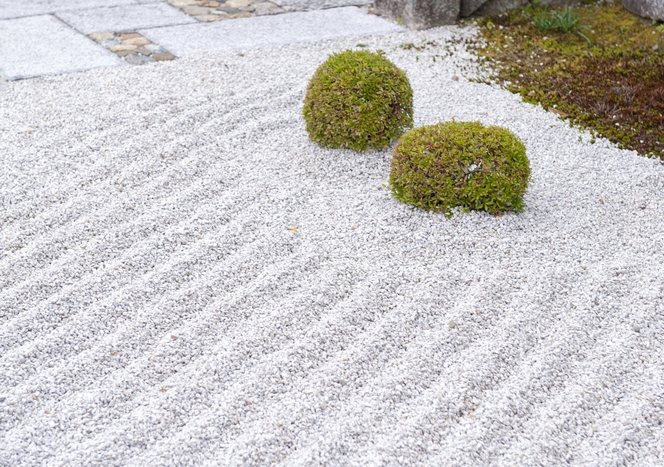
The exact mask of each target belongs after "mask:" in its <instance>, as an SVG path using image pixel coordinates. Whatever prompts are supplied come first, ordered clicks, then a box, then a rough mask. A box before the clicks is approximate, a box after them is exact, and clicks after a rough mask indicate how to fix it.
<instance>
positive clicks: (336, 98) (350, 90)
mask: <svg viewBox="0 0 664 467" xmlns="http://www.w3.org/2000/svg"><path fill="white" fill-rule="evenodd" d="M303 114H304V120H305V122H306V125H307V132H308V133H309V138H310V139H311V140H312V141H314V142H316V143H318V144H320V145H322V146H327V147H330V148H351V149H354V150H356V151H364V150H366V149H369V148H383V147H385V146H387V145H389V144H390V143H391V142H392V141H393V140H394V139H396V138H397V137H399V136H400V135H401V134H402V133H403V132H404V131H405V130H406V129H408V128H410V127H412V126H413V90H412V88H411V87H410V82H409V81H408V78H407V77H406V73H405V72H404V71H402V70H400V69H399V68H397V67H396V66H395V65H394V64H393V63H392V62H390V61H389V60H388V59H387V58H385V56H384V55H383V52H382V51H378V53H373V52H369V51H366V50H361V51H352V50H347V51H344V52H340V53H337V54H333V55H331V56H330V57H329V58H328V59H327V61H326V62H325V63H323V64H322V65H321V66H320V67H319V68H318V69H317V70H316V72H315V73H314V75H313V77H312V78H311V81H310V82H309V87H308V88H307V94H306V96H305V99H304V109H303Z"/></svg>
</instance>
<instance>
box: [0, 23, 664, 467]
mask: <svg viewBox="0 0 664 467" xmlns="http://www.w3.org/2000/svg"><path fill="white" fill-rule="evenodd" d="M471 32H472V31H471V30H470V29H468V30H461V29H457V28H456V27H450V28H442V29H438V30H431V31H428V32H425V33H398V34H391V35H385V36H370V37H362V38H359V39H357V38H356V39H345V40H341V41H333V42H325V43H317V44H312V45H311V44H310V45H296V46H284V47H280V48H262V49H260V48H259V49H251V50H246V51H244V52H243V54H242V55H240V54H238V53H237V51H235V52H233V51H228V52H220V53H216V54H214V55H208V56H202V57H196V58H186V59H180V60H177V61H174V62H169V63H158V64H150V65H146V66H143V67H122V68H113V69H105V70H93V71H89V72H85V73H79V74H70V75H64V76H57V77H47V78H40V79H35V80H29V81H20V82H15V83H11V84H10V85H8V86H9V88H10V89H9V90H8V91H7V92H5V93H3V94H0V158H1V160H2V166H1V170H0V201H1V203H2V205H1V206H2V209H1V210H0V216H1V217H0V251H1V256H0V465H2V466H34V465H48V466H65V465H67V466H71V465H85V466H115V465H131V466H160V465H178V466H179V465H192V466H206V465H210V466H211V465H218V466H239V465H252V466H253V465H256V466H259V465H272V464H280V465H284V466H313V465H325V466H342V465H343V466H346V465H349V466H351V465H352V466H382V465H385V466H411V465H412V466H415V465H417V466H421V465H469V466H470V465H473V466H476V465H505V466H512V465H524V466H532V465H568V464H573V465H587V466H597V465H607V466H608V465H635V466H654V465H662V463H663V462H664V454H663V451H664V427H663V426H662V423H663V422H664V353H663V352H662V343H663V341H664V299H663V296H664V255H663V254H662V252H663V251H664V235H662V232H664V201H663V199H664V166H663V165H662V164H661V163H660V161H659V160H657V159H647V158H645V157H641V156H638V155H637V154H635V153H634V152H631V151H625V150H619V149H616V148H615V147H612V146H611V145H610V144H608V143H607V142H606V141H603V140H600V141H598V142H597V143H596V144H594V145H593V144H590V142H589V139H590V136H589V135H588V134H587V133H584V132H580V131H578V130H576V129H573V128H570V127H569V126H568V125H567V124H566V123H565V122H563V121H561V120H559V119H558V118H557V117H556V116H555V115H553V114H551V113H548V112H546V111H544V110H543V109H542V108H540V107H535V106H532V105H529V104H525V103H522V102H520V99H519V97H518V96H515V95H512V94H510V93H508V92H507V91H505V90H502V89H500V88H499V87H496V86H493V87H492V86H488V85H485V84H480V83H475V82H471V81H469V80H467V79H466V78H465V77H471V76H473V75H472V69H473V64H474V62H473V61H472V56H470V55H469V54H468V53H466V52H464V51H462V50H460V49H459V50H458V51H457V53H454V54H453V55H452V56H446V57H443V56H444V55H445V45H446V44H448V42H446V41H448V40H450V39H453V38H457V39H458V38H459V37H462V36H464V35H468V34H471ZM422 38H428V39H432V40H435V41H436V42H437V43H438V44H439V45H438V46H429V48H427V49H426V50H423V51H416V50H414V49H411V50H404V49H402V48H398V47H397V46H398V45H399V44H403V43H407V42H415V43H416V44H419V43H420V41H421V39H422ZM360 42H361V43H364V44H367V45H368V46H369V48H371V49H376V48H382V49H384V50H385V51H386V52H387V55H388V57H389V58H390V59H392V60H393V61H394V62H395V63H396V64H397V65H398V66H400V67H402V68H404V69H405V70H407V73H408V76H409V78H410V80H411V83H412V85H413V88H414V93H415V117H416V124H417V125H424V124H433V123H436V122H439V121H447V120H451V119H452V118H456V119H457V120H480V121H482V122H484V123H485V124H495V125H502V126H505V127H507V128H509V129H511V130H512V131H513V132H515V133H516V134H517V135H518V136H519V137H520V138H521V139H522V140H523V141H524V143H525V145H526V147H527V149H528V156H529V157H530V160H531V164H532V183H531V186H530V190H529V192H528V194H527V195H526V197H525V201H526V204H527V208H526V210H525V212H524V213H523V214H520V215H514V214H507V215H505V216H503V217H492V216H490V215H488V214H485V213H476V212H474V213H468V214H457V215H455V216H454V217H452V218H450V219H447V218H445V217H444V216H442V215H440V214H433V213H427V212H423V211H420V210H416V209H413V208H411V207H409V206H407V205H404V204H401V203H399V202H397V201H396V200H395V199H393V198H392V196H391V195H390V192H389V191H388V190H387V189H386V188H385V187H384V184H385V183H386V181H387V177H388V174H389V170H390V157H391V151H390V150H384V151H375V152H370V153H364V154H360V153H355V152H353V151H349V150H330V149H323V148H320V147H317V146H316V145H315V144H313V143H311V142H310V141H308V139H307V134H306V132H305V129H304V123H303V121H302V118H301V108H302V99H303V97H304V93H305V89H306V85H307V81H308V79H309V77H310V76H311V75H312V73H313V72H314V70H315V69H316V67H317V66H318V65H319V64H320V63H321V62H322V61H323V60H324V59H325V58H326V57H327V55H328V54H329V53H330V52H332V51H339V50H342V49H345V48H347V47H353V46H355V45H356V44H358V43H360ZM434 55H438V57H436V60H435V61H434V59H433V56H434ZM468 66H470V67H469V68H466V71H465V72H464V71H463V70H462V68H463V67H468ZM464 73H465V74H464ZM454 76H460V77H461V78H460V79H458V80H454V79H453V77H454ZM464 76H465V77H464ZM579 138H581V141H579Z"/></svg>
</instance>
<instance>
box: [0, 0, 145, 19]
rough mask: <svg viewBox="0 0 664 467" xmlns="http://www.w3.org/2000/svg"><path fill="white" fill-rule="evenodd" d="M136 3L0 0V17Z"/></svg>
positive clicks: (119, 0) (121, 0)
mask: <svg viewBox="0 0 664 467" xmlns="http://www.w3.org/2000/svg"><path fill="white" fill-rule="evenodd" d="M152 1H154V0H152ZM136 3H142V2H140V1H138V0H0V19H7V18H20V17H23V16H35V15H45V14H48V13H55V12H57V11H65V10H85V9H89V8H99V7H105V6H117V5H132V4H136Z"/></svg>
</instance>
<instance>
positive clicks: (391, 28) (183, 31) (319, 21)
mask: <svg viewBox="0 0 664 467" xmlns="http://www.w3.org/2000/svg"><path fill="white" fill-rule="evenodd" d="M397 31H404V29H403V28H401V27H399V26H397V25H395V24H393V23H390V22H389V21H386V20H384V19H381V18H379V17H377V16H375V15H369V14H367V13H365V12H364V11H362V10H360V9H359V8H356V7H346V8H335V9H330V10H320V11H308V12H303V13H289V14H283V15H275V16H257V17H253V18H242V19H235V20H232V21H218V22H215V23H207V24H196V25H185V26H169V27H164V28H154V29H141V30H139V31H138V32H139V33H140V34H142V35H143V36H145V37H147V38H148V39H150V40H151V41H152V42H154V43H156V44H159V45H161V46H162V47H164V48H166V49H167V50H168V51H170V52H172V53H174V54H175V55H177V56H178V57H184V56H188V55H195V54H199V53H203V52H212V51H215V50H228V49H247V48H251V47H257V46H263V45H283V44H290V43H297V42H316V41H321V40H327V39H334V38H340V37H346V36H355V35H358V36H359V35H363V34H380V33H390V32H397Z"/></svg>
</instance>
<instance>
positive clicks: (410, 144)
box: [390, 121, 530, 216]
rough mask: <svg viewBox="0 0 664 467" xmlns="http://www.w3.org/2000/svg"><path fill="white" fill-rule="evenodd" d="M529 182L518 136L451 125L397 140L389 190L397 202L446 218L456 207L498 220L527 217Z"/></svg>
mask: <svg viewBox="0 0 664 467" xmlns="http://www.w3.org/2000/svg"><path fill="white" fill-rule="evenodd" d="M529 179H530V161H529V160H528V157H527V156H526V147H525V146H524V144H523V143H522V142H521V141H520V140H519V138H517V137H516V136H515V135H514V133H512V132H511V131H509V130H508V129H506V128H500V127H496V126H490V127H485V126H483V125H482V124H481V123H480V122H455V121H452V122H448V123H438V124H437V125H431V126H424V127H420V128H416V129H414V130H411V131H409V132H408V133H406V134H405V135H403V136H402V137H401V138H400V139H399V141H398V142H397V145H396V148H395V149H394V156H393V158H392V171H391V173H390V186H391V189H392V193H393V195H394V196H395V197H396V198H397V199H398V200H400V201H403V202H404V203H408V204H413V205H415V206H417V207H420V208H423V209H427V210H430V211H438V212H443V213H445V215H447V216H450V215H451V214H452V212H451V209H452V208H453V207H456V206H463V207H464V208H465V210H471V209H474V210H483V211H487V212H489V213H491V214H494V215H499V214H502V213H503V212H505V211H515V212H521V211H523V208H524V204H523V195H524V194H525V193H526V190H527V189H528V181H529Z"/></svg>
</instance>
